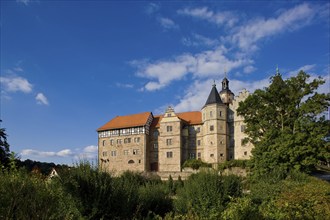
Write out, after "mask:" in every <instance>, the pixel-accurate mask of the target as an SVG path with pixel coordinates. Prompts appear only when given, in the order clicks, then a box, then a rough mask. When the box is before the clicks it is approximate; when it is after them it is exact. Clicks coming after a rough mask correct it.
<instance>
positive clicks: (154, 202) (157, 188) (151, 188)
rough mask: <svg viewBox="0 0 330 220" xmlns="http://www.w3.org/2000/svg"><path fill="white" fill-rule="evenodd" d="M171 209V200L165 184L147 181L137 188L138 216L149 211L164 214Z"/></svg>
mask: <svg viewBox="0 0 330 220" xmlns="http://www.w3.org/2000/svg"><path fill="white" fill-rule="evenodd" d="M171 210H172V200H171V199H170V197H169V196H168V193H167V186H166V185H165V184H153V183H148V184H146V186H141V187H140V188H139V201H138V211H139V215H140V216H139V217H146V216H148V215H150V213H153V214H155V215H160V216H164V215H165V214H166V213H167V212H169V211H171Z"/></svg>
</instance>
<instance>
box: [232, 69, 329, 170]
mask: <svg viewBox="0 0 330 220" xmlns="http://www.w3.org/2000/svg"><path fill="white" fill-rule="evenodd" d="M324 83H325V81H324V80H323V79H322V78H320V77H319V78H316V79H314V80H311V79H310V76H309V75H308V74H306V73H305V72H303V71H300V72H299V73H298V75H297V76H295V77H291V78H289V79H286V80H283V78H282V76H281V74H278V73H277V74H276V75H274V76H273V77H271V82H270V85H269V87H267V88H264V89H258V90H256V91H255V92H254V93H253V94H251V95H250V96H249V97H248V98H247V99H246V100H245V101H243V102H241V103H240V104H239V107H238V109H237V113H238V115H241V116H243V117H244V122H245V123H246V125H247V128H246V131H245V132H246V133H247V134H248V139H247V140H246V141H250V142H252V143H253V144H254V146H255V148H254V149H253V150H252V160H251V164H252V169H253V171H254V173H256V174H258V173H260V174H261V173H267V172H269V171H271V170H273V169H280V170H282V171H285V172H287V171H289V170H290V169H296V170H301V171H305V172H308V171H311V169H313V168H314V166H315V164H316V163H317V162H318V160H320V159H321V160H322V159H323V160H324V159H326V158H329V150H328V149H327V148H326V141H325V137H326V136H327V132H328V131H329V129H330V124H329V121H327V120H326V119H325V117H324V116H322V114H321V113H323V112H324V111H326V110H327V107H328V106H329V103H330V94H319V93H318V92H317V89H318V87H319V86H320V85H322V84H324Z"/></svg>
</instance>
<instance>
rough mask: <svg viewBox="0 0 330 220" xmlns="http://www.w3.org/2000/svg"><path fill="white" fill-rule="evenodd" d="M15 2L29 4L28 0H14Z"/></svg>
mask: <svg viewBox="0 0 330 220" xmlns="http://www.w3.org/2000/svg"><path fill="white" fill-rule="evenodd" d="M16 2H18V3H22V4H24V5H29V4H30V3H31V1H30V0H16Z"/></svg>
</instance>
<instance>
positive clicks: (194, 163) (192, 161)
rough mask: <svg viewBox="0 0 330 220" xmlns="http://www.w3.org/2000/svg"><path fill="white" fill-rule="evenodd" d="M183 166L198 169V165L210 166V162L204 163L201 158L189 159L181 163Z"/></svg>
mask: <svg viewBox="0 0 330 220" xmlns="http://www.w3.org/2000/svg"><path fill="white" fill-rule="evenodd" d="M183 167H190V168H192V169H194V170H198V169H199V168H200V167H211V164H208V163H205V162H203V161H201V160H196V159H189V160H186V161H185V162H184V163H183Z"/></svg>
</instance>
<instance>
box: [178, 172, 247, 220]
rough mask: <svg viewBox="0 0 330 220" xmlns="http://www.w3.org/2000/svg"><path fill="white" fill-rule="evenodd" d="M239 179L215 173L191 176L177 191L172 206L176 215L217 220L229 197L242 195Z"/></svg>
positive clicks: (201, 173)
mask: <svg viewBox="0 0 330 220" xmlns="http://www.w3.org/2000/svg"><path fill="white" fill-rule="evenodd" d="M241 188H242V187H241V184H240V179H239V178H238V177H235V176H224V177H222V176H219V175H218V174H217V173H216V172H200V173H197V174H193V175H191V176H190V177H189V178H188V180H186V181H185V184H184V187H183V188H181V189H180V190H178V192H177V199H176V200H174V206H175V209H176V211H177V212H178V213H180V214H183V215H186V214H188V213H192V214H193V215H196V216H199V217H200V218H202V219H219V218H220V216H221V213H222V212H223V210H224V209H225V206H226V204H227V202H228V201H229V198H230V197H236V196H240V195H241V193H242V190H241Z"/></svg>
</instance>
